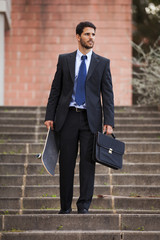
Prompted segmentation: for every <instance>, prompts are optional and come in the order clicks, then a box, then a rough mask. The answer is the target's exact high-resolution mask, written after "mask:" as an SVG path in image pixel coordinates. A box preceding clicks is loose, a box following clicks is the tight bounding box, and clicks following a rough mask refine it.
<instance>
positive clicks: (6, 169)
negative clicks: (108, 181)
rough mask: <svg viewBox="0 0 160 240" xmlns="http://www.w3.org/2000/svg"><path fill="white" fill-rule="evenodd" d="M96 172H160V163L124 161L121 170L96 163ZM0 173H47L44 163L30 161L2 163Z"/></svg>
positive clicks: (77, 166)
mask: <svg viewBox="0 0 160 240" xmlns="http://www.w3.org/2000/svg"><path fill="white" fill-rule="evenodd" d="M78 172H79V164H78V163H77V164H76V168H75V173H78ZM55 173H56V174H58V173H59V164H58V163H57V166H56V171H55ZM96 173H97V174H100V173H103V174H109V173H113V174H114V173H122V174H126V173H142V174H144V173H148V174H151V173H152V174H160V163H136V164H135V163H123V168H122V169H121V170H117V171H115V170H113V169H109V168H108V167H105V166H103V165H100V164H96ZM0 174H1V175H23V174H28V175H37V174H38V175H39V174H47V172H46V170H45V168H44V167H43V164H42V163H36V164H33V163H30V164H28V165H26V164H20V163H0Z"/></svg>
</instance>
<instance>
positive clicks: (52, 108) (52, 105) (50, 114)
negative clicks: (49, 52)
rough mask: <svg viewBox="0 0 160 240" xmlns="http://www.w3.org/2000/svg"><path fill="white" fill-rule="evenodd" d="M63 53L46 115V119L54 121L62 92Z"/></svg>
mask: <svg viewBox="0 0 160 240" xmlns="http://www.w3.org/2000/svg"><path fill="white" fill-rule="evenodd" d="M61 61H62V60H61V55H59V58H58V63H57V70H56V73H55V76H54V79H53V82H52V86H51V90H50V94H49V98H48V103H47V108H46V116H45V121H47V120H52V121H54V118H55V113H56V108H57V105H58V101H59V97H60V93H61V83H62V63H61Z"/></svg>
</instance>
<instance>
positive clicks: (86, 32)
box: [77, 27, 95, 49]
mask: <svg viewBox="0 0 160 240" xmlns="http://www.w3.org/2000/svg"><path fill="white" fill-rule="evenodd" d="M77 40H78V41H79V43H80V45H81V46H82V47H84V48H86V49H90V48H93V46H94V42H95V30H94V28H90V27H86V28H84V29H83V32H82V34H81V36H80V35H78V34H77Z"/></svg>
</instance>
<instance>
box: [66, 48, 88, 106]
mask: <svg viewBox="0 0 160 240" xmlns="http://www.w3.org/2000/svg"><path fill="white" fill-rule="evenodd" d="M82 56H83V54H82V53H81V52H80V51H79V49H78V50H77V54H76V62H75V80H74V89H73V94H72V100H71V102H70V105H69V106H70V107H76V108H81V109H85V108H86V103H84V104H83V105H80V106H79V105H77V104H76V102H75V94H76V87H77V78H78V73H79V68H80V65H81V62H82V60H81V57H82ZM86 56H87V59H85V63H86V71H87V73H88V69H89V65H90V62H91V57H92V50H91V51H90V52H89V53H87V54H86Z"/></svg>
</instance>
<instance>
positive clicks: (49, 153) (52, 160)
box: [41, 128, 59, 176]
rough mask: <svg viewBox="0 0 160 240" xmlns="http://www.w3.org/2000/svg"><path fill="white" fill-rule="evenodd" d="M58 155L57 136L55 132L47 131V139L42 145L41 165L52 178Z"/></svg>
mask: <svg viewBox="0 0 160 240" xmlns="http://www.w3.org/2000/svg"><path fill="white" fill-rule="evenodd" d="M58 155H59V147H58V135H57V133H56V132H55V131H53V130H51V128H50V129H49V130H48V133H47V137H46V140H45V144H44V149H43V152H42V157H41V160H42V163H43V165H44V167H45V169H46V171H47V172H48V173H49V174H50V175H52V176H54V174H55V168H56V163H57V160H58Z"/></svg>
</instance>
